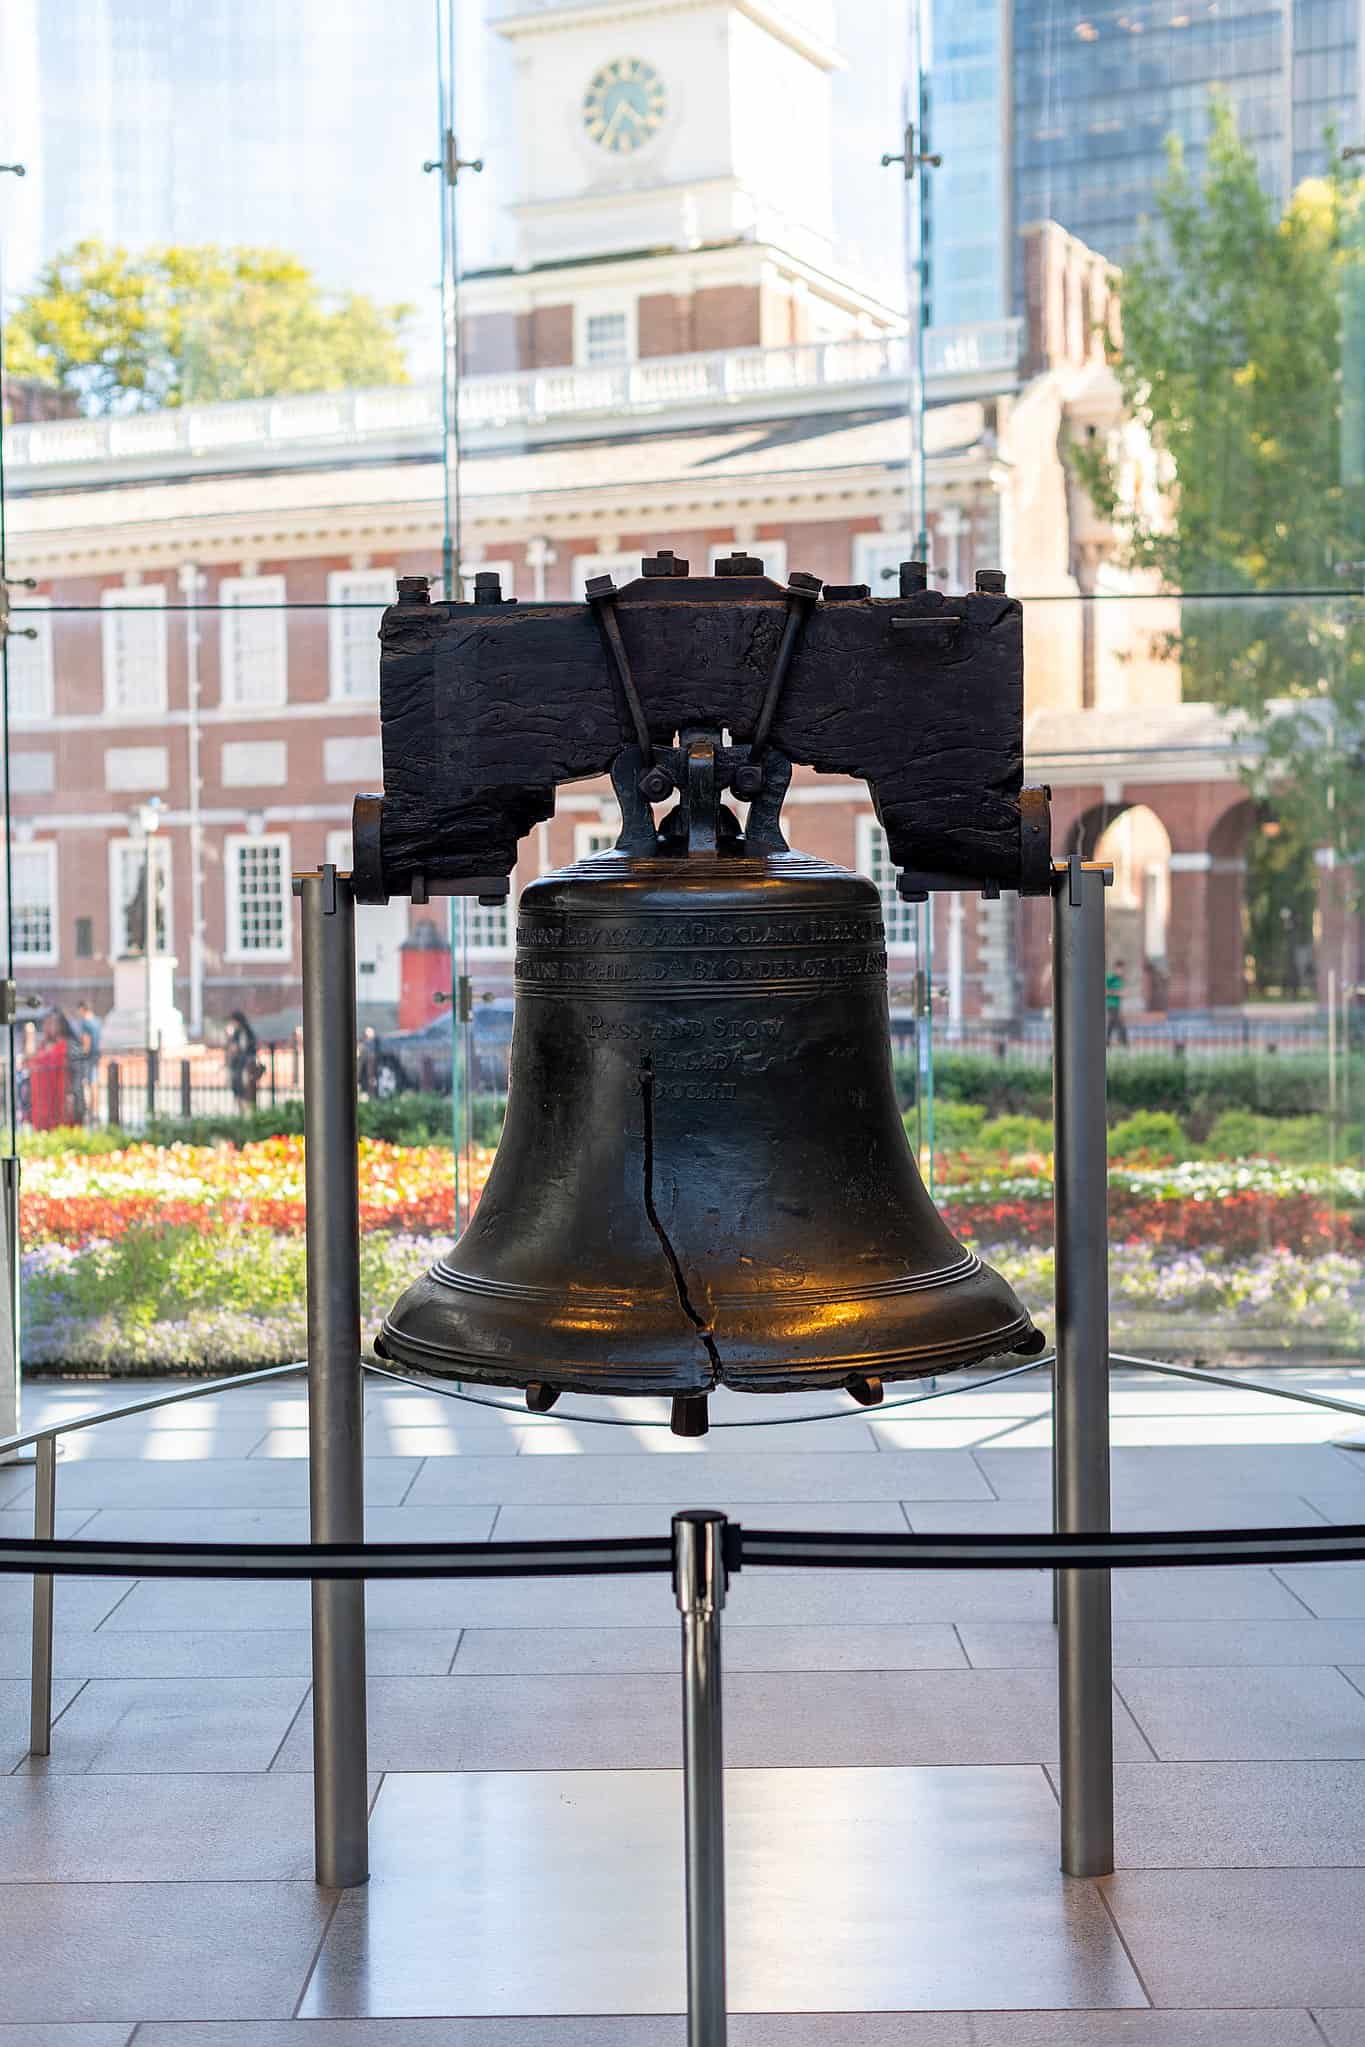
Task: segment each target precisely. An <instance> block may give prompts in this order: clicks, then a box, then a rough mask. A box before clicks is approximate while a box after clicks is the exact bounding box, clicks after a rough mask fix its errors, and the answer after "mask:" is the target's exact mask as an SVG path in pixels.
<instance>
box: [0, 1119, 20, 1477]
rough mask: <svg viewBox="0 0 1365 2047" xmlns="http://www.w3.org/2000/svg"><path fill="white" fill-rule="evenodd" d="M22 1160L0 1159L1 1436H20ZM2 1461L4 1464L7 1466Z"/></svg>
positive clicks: (10, 1156)
mask: <svg viewBox="0 0 1365 2047" xmlns="http://www.w3.org/2000/svg"><path fill="white" fill-rule="evenodd" d="M19 1171H20V1167H19V1158H18V1154H17V1153H15V1152H6V1153H5V1155H4V1156H3V1157H0V1435H5V1436H17V1435H18V1433H19V1406H20V1375H21V1373H20V1355H21V1351H22V1344H21V1341H20V1334H19V1331H20V1308H21V1300H20V1287H19V1270H20V1268H19ZM5 1461H6V1460H5V1459H4V1458H3V1457H0V1464H3V1463H5Z"/></svg>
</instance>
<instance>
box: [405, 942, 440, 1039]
mask: <svg viewBox="0 0 1365 2047" xmlns="http://www.w3.org/2000/svg"><path fill="white" fill-rule="evenodd" d="M398 957H399V960H400V961H401V963H402V966H401V975H402V977H401V979H400V981H399V985H398V1028H399V1030H400V1031H415V1030H420V1029H421V1027H422V1025H423V1024H428V1023H430V1022H431V1019H432V1018H433V1017H434V1016H437V1015H439V1013H440V1009H441V1004H442V1002H445V1003H447V1004H448V1003H449V1001H450V947H449V945H448V944H447V943H446V941H445V939H444V938H443V937H442V936H441V934H440V932H439V931H438V930H437V928H436V926H435V925H434V924H433V923H432V922H431V921H430V919H429V918H423V920H422V922H421V923H420V924H418V925H415V926H414V928H413V930H412V932H411V934H410V935H409V936H408V937H407V938H405V939H404V940H403V943H402V944H401V945H400V946H399V948H398Z"/></svg>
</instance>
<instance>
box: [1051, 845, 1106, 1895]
mask: <svg viewBox="0 0 1365 2047" xmlns="http://www.w3.org/2000/svg"><path fill="white" fill-rule="evenodd" d="M1110 871H1111V870H1109V869H1106V868H1104V867H1102V866H1099V865H1097V864H1095V863H1093V862H1087V861H1083V860H1082V859H1081V858H1080V856H1079V854H1073V855H1072V857H1071V858H1070V859H1069V860H1067V861H1065V862H1061V863H1058V865H1057V867H1056V869H1055V871H1054V875H1053V894H1052V982H1053V1032H1054V1040H1053V1105H1054V1115H1055V1117H1056V1158H1055V1185H1056V1195H1055V1200H1056V1238H1057V1364H1056V1376H1055V1385H1056V1396H1055V1402H1054V1412H1053V1451H1052V1456H1053V1479H1054V1505H1055V1516H1054V1519H1055V1525H1056V1527H1057V1529H1058V1530H1059V1531H1060V1532H1062V1533H1065V1534H1069V1535H1070V1534H1099V1533H1101V1532H1103V1531H1104V1530H1107V1529H1108V1527H1109V1228H1108V1217H1107V1213H1106V1202H1107V1199H1108V1157H1107V1146H1106V1130H1105V1073H1104V1069H1105V988H1104V974H1105V959H1104V891H1105V885H1106V882H1107V880H1108V877H1109V873H1110ZM1057 1623H1058V1633H1057V1677H1058V1708H1059V1717H1060V1722H1061V1763H1062V1769H1061V1778H1062V1868H1063V1870H1064V1871H1065V1872H1066V1874H1067V1875H1068V1876H1107V1875H1109V1874H1110V1873H1111V1871H1112V1870H1113V1867H1114V1706H1113V1668H1112V1665H1113V1645H1112V1634H1111V1624H1110V1596H1109V1573H1108V1571H1096V1570H1090V1571H1059V1572H1058V1573H1057Z"/></svg>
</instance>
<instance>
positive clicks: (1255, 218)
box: [1074, 101, 1365, 873]
mask: <svg viewBox="0 0 1365 2047" xmlns="http://www.w3.org/2000/svg"><path fill="white" fill-rule="evenodd" d="M1114 283H1115V288H1116V290H1117V293H1118V297H1119V304H1120V311H1121V338H1119V339H1117V340H1111V341H1110V343H1109V348H1110V358H1111V361H1112V363H1113V366H1114V368H1115V370H1116V371H1117V374H1118V377H1119V380H1120V383H1121V385H1122V389H1123V394H1124V398H1125V401H1126V404H1127V407H1128V409H1129V411H1130V412H1131V414H1132V415H1133V416H1134V417H1135V418H1136V419H1137V420H1139V421H1140V422H1141V423H1142V425H1143V426H1144V427H1145V428H1146V430H1147V432H1148V434H1149V435H1150V437H1151V441H1152V443H1153V445H1154V447H1155V448H1156V450H1157V451H1158V456H1159V459H1161V461H1162V462H1163V464H1164V465H1165V468H1166V472H1167V480H1168V481H1169V484H1170V488H1169V490H1168V491H1166V492H1165V493H1164V503H1162V504H1161V505H1160V507H1159V508H1158V509H1156V510H1151V509H1149V506H1150V503H1151V500H1150V498H1149V501H1148V506H1142V505H1139V506H1137V507H1133V506H1130V505H1127V504H1125V503H1121V502H1120V500H1119V496H1118V492H1117V489H1116V484H1115V477H1114V474H1113V472H1112V470H1111V468H1110V467H1109V463H1108V458H1107V454H1106V451H1105V450H1104V449H1103V448H1102V447H1099V446H1096V445H1095V444H1093V443H1092V444H1090V445H1088V446H1085V447H1081V448H1077V449H1076V450H1075V451H1074V452H1075V460H1076V466H1077V469H1078V471H1079V473H1080V475H1081V478H1082V480H1083V481H1084V483H1085V485H1086V487H1087V488H1088V489H1089V491H1090V493H1091V495H1092V497H1093V498H1094V500H1095V502H1096V504H1097V506H1098V507H1099V509H1100V510H1101V511H1103V512H1105V513H1106V514H1107V515H1108V516H1110V517H1111V518H1112V519H1113V520H1114V521H1115V523H1116V525H1117V527H1118V530H1119V532H1120V536H1121V540H1122V543H1123V546H1124V550H1125V553H1126V557H1127V561H1128V563H1129V565H1131V566H1133V567H1139V568H1145V569H1152V570H1155V571H1156V572H1157V573H1158V574H1159V576H1160V578H1161V580H1162V582H1163V584H1164V585H1165V586H1166V588H1168V589H1170V590H1172V591H1176V592H1179V593H1181V594H1182V596H1183V598H1184V602H1183V603H1182V605H1181V612H1180V625H1179V630H1178V632H1177V633H1176V634H1175V635H1174V639H1173V644H1172V647H1171V652H1172V654H1173V655H1174V656H1175V657H1176V658H1177V659H1178V660H1179V662H1180V665H1181V674H1182V681H1183V689H1184V694H1185V696H1186V698H1187V699H1203V700H1206V701H1212V702H1215V703H1218V704H1222V705H1224V706H1225V707H1227V708H1228V709H1229V710H1233V711H1238V712H1241V713H1242V714H1243V715H1244V716H1245V718H1246V719H1247V720H1248V722H1249V724H1250V726H1251V727H1252V729H1253V730H1254V732H1255V734H1256V736H1257V738H1258V739H1259V741H1260V747H1261V758H1260V759H1259V760H1258V761H1257V762H1256V763H1255V765H1254V766H1252V767H1249V768H1248V769H1247V771H1246V772H1247V776H1248V780H1249V781H1250V783H1251V785H1252V788H1253V790H1254V792H1255V793H1256V794H1257V795H1258V796H1261V797H1264V798H1265V799H1266V800H1267V801H1268V802H1269V803H1270V804H1273V807H1274V810H1275V812H1276V815H1277V816H1278V818H1279V819H1280V821H1281V826H1282V829H1283V831H1284V833H1285V834H1286V835H1287V836H1288V838H1289V839H1290V840H1291V841H1293V842H1296V843H1297V845H1298V846H1299V848H1300V849H1301V850H1302V851H1303V852H1307V850H1308V849H1310V848H1312V847H1314V846H1330V847H1332V848H1333V849H1334V850H1335V851H1336V852H1337V854H1338V856H1339V857H1341V858H1343V859H1347V860H1350V861H1352V862H1354V863H1356V865H1357V868H1358V870H1359V869H1362V868H1365V605H1363V604H1362V603H1361V601H1360V600H1359V598H1358V597H1356V598H1353V597H1352V595H1351V593H1352V592H1353V591H1360V590H1361V589H1362V588H1363V587H1365V192H1363V191H1362V187H1361V185H1360V183H1359V181H1358V179H1357V176H1356V174H1355V173H1354V171H1353V169H1352V168H1351V167H1350V166H1349V165H1347V164H1344V163H1343V162H1341V161H1340V160H1337V161H1335V162H1334V163H1333V165H1332V168H1331V170H1330V173H1329V175H1328V176H1326V177H1323V178H1315V179H1311V180H1308V181H1307V182H1305V183H1304V184H1302V185H1300V186H1299V187H1298V189H1297V190H1296V191H1295V192H1294V194H1293V196H1292V198H1291V199H1290V201H1289V204H1288V206H1287V207H1286V208H1285V209H1284V211H1283V213H1281V212H1279V210H1278V209H1277V208H1276V207H1275V205H1274V204H1273V203H1272V201H1271V200H1270V198H1269V197H1268V195H1267V194H1266V192H1265V190H1264V188H1263V187H1262V185H1261V182H1260V179H1259V176H1258V174H1257V168H1256V162H1255V159H1254V157H1253V155H1252V153H1251V151H1250V150H1249V149H1248V148H1247V146H1246V145H1245V143H1243V141H1242V140H1241V139H1240V137H1239V135H1238V133H1237V129H1236V124H1235V121H1234V118H1233V115H1232V112H1231V110H1230V109H1229V108H1228V107H1227V105H1226V104H1224V103H1222V102H1219V101H1215V104H1214V113H1213V131H1212V135H1211V138H1210V142H1209V148H1208V157H1207V167H1206V170H1205V173H1204V176H1203V178H1202V180H1200V181H1199V182H1196V181H1195V179H1193V178H1192V177H1191V175H1190V173H1189V171H1188V169H1187V167H1186V165H1185V162H1184V160H1183V157H1182V155H1181V152H1180V149H1179V146H1178V145H1177V144H1175V143H1172V144H1171V145H1170V167H1169V171H1168V175H1167V178H1166V181H1165V184H1164V186H1163V188H1162V191H1161V194H1160V198H1159V202H1158V208H1157V219H1156V220H1155V222H1154V223H1153V225H1152V229H1151V231H1150V232H1149V234H1148V236H1147V238H1146V240H1145V243H1144V245H1143V246H1142V248H1141V250H1140V253H1139V254H1138V256H1137V258H1136V259H1135V260H1134V261H1133V262H1132V263H1131V264H1130V265H1129V267H1128V269H1127V270H1126V271H1125V272H1124V273H1123V275H1122V276H1121V277H1118V278H1116V279H1115V280H1114ZM1310 593H1311V594H1310ZM1318 593H1322V594H1318ZM1287 852H1288V847H1287V846H1286V847H1284V848H1281V857H1280V859H1279V861H1278V862H1277V867H1278V869H1279V870H1280V871H1281V873H1283V872H1284V871H1285V869H1286V858H1285V856H1286V854H1287Z"/></svg>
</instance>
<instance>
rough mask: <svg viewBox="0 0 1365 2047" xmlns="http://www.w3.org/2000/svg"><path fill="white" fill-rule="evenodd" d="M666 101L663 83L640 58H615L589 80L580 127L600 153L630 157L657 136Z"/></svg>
mask: <svg viewBox="0 0 1365 2047" xmlns="http://www.w3.org/2000/svg"><path fill="white" fill-rule="evenodd" d="M666 105H667V99H666V96H665V93H664V84H663V80H662V79H661V78H660V76H659V74H658V72H657V71H656V70H655V69H654V66H653V65H652V64H646V63H645V62H644V60H643V59H642V58H640V57H618V58H616V60H615V61H614V62H613V63H611V64H604V65H603V66H602V68H601V70H600V71H595V72H594V73H593V75H592V78H591V79H590V80H589V83H588V89H587V91H586V92H585V93H584V95H583V126H584V127H585V128H586V129H587V131H588V134H589V135H590V136H591V138H592V140H593V141H594V142H596V143H600V145H601V146H602V148H603V149H609V150H611V152H612V154H613V155H614V156H630V155H631V154H632V153H633V152H634V151H635V150H637V149H640V148H642V147H643V146H644V144H645V143H646V142H648V140H649V138H650V136H651V135H654V134H656V133H657V132H658V129H659V127H660V126H661V125H662V122H663V118H664V108H665V106H666Z"/></svg>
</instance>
